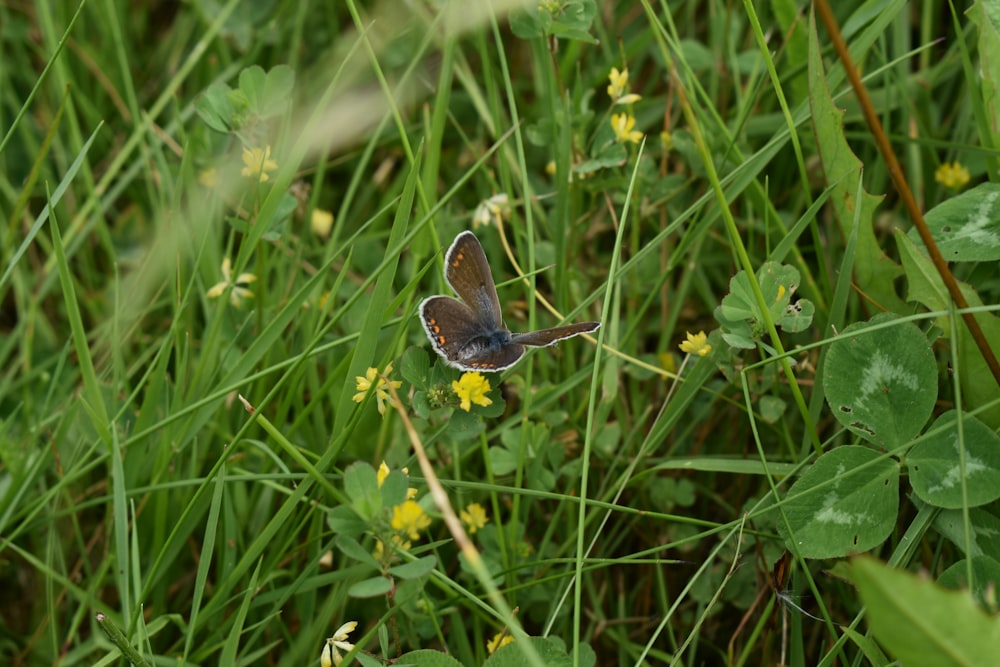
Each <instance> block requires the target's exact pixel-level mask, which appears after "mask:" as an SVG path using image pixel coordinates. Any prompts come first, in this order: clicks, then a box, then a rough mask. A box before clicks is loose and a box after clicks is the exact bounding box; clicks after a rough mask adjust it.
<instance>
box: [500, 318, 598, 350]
mask: <svg viewBox="0 0 1000 667" xmlns="http://www.w3.org/2000/svg"><path fill="white" fill-rule="evenodd" d="M600 326H601V323H600V322H577V323H576V324H567V325H566V326H562V327H553V328H551V329H542V330H541V331H529V332H528V333H522V334H514V335H513V336H511V339H510V342H512V343H517V344H518V345H530V346H531V347H548V346H549V345H554V344H555V343H558V342H559V341H561V340H566V339H567V338H572V337H573V336H579V335H580V334H584V333H591V332H593V331H597V329H598V328H599V327H600Z"/></svg>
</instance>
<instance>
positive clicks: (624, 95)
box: [608, 67, 642, 104]
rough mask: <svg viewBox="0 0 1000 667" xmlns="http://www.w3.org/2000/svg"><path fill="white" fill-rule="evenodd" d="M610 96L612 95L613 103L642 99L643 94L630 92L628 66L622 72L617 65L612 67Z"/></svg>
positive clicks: (609, 76) (625, 102) (609, 78)
mask: <svg viewBox="0 0 1000 667" xmlns="http://www.w3.org/2000/svg"><path fill="white" fill-rule="evenodd" d="M608 81H609V82H610V83H609V85H608V96H609V97H611V103H612V104H632V103H634V102H638V101H639V100H641V99H642V96H641V95H635V94H629V93H628V92H627V91H628V68H627V67H626V68H625V69H623V70H622V71H621V72H619V71H618V68H617V67H612V68H611V74H609V75H608Z"/></svg>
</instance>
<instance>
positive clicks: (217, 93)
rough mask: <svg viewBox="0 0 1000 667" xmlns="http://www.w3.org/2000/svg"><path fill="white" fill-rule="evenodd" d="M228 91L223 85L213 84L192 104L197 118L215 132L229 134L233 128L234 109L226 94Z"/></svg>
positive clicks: (227, 87) (228, 88)
mask: <svg viewBox="0 0 1000 667" xmlns="http://www.w3.org/2000/svg"><path fill="white" fill-rule="evenodd" d="M230 90H231V89H230V87H229V86H227V85H225V84H223V83H213V84H212V85H211V86H209V87H208V88H207V89H206V90H205V92H204V93H203V94H202V96H201V97H199V98H198V100H197V101H196V102H195V103H194V110H195V111H196V112H197V113H198V116H199V117H201V119H202V120H203V121H205V124H206V125H208V126H209V127H210V128H212V129H213V130H215V131H216V132H222V133H226V132H230V131H232V130H233V128H234V127H235V126H234V124H233V116H234V114H235V113H236V109H235V107H234V105H233V102H232V100H231V99H230V97H229V94H228V93H229V91H230Z"/></svg>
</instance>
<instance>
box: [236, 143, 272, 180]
mask: <svg viewBox="0 0 1000 667" xmlns="http://www.w3.org/2000/svg"><path fill="white" fill-rule="evenodd" d="M277 169H278V163H277V162H275V161H274V160H272V159H271V147H270V146H266V147H265V148H264V149H260V148H244V149H243V169H242V170H241V171H240V174H242V175H243V176H246V177H247V178H259V179H260V182H261V183H266V182H267V181H269V180H271V177H270V175H268V172H271V171H276V170H277Z"/></svg>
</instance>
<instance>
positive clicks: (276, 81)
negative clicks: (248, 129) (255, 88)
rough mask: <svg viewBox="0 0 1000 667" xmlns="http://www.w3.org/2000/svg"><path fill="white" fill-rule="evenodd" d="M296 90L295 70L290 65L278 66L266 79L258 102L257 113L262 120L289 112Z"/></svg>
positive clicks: (271, 70)
mask: <svg viewBox="0 0 1000 667" xmlns="http://www.w3.org/2000/svg"><path fill="white" fill-rule="evenodd" d="M294 88H295V70H293V69H292V68H291V67H289V66H288V65H277V66H276V67H272V68H271V69H270V71H268V73H267V76H265V77H264V89H263V94H262V95H261V99H260V100H259V101H258V106H257V113H259V114H260V116H261V118H270V117H272V116H279V115H281V114H284V113H285V112H287V111H288V107H289V101H290V100H291V99H292V91H293V89H294Z"/></svg>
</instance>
